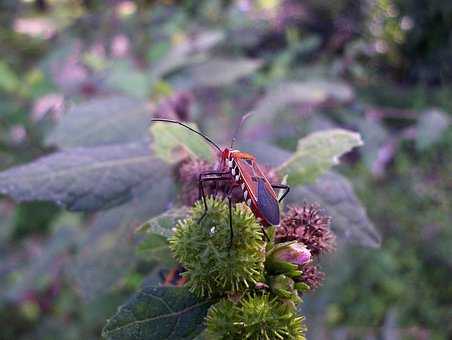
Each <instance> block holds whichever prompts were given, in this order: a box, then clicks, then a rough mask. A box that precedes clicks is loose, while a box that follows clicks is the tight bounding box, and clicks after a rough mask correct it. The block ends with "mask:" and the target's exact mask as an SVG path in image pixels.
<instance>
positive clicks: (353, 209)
mask: <svg viewBox="0 0 452 340" xmlns="http://www.w3.org/2000/svg"><path fill="white" fill-rule="evenodd" d="M287 202H288V204H300V203H302V202H307V203H317V204H319V205H320V207H321V208H323V209H325V210H326V213H327V214H328V215H330V216H331V217H332V224H331V226H332V230H333V231H334V232H335V233H336V235H338V236H339V237H341V238H343V239H345V240H348V241H350V242H352V243H356V244H359V245H363V246H367V247H373V248H375V247H379V246H380V244H381V236H380V234H379V233H378V231H377V230H376V229H375V227H374V225H373V224H372V222H371V221H370V220H369V218H368V216H367V214H366V211H365V210H364V208H363V207H362V205H361V203H360V202H359V200H358V198H357V197H356V195H355V193H354V192H353V188H352V186H351V184H350V182H349V181H348V180H347V179H346V178H345V177H343V176H341V175H339V174H336V173H333V172H328V173H326V174H324V175H323V176H321V177H319V178H317V180H316V181H315V182H314V183H312V184H309V185H304V186H297V187H295V188H292V190H291V191H290V193H289V195H287Z"/></svg>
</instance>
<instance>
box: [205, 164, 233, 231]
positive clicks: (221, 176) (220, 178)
mask: <svg viewBox="0 0 452 340" xmlns="http://www.w3.org/2000/svg"><path fill="white" fill-rule="evenodd" d="M228 174H229V173H228V172H219V171H211V172H204V173H200V174H199V178H198V186H199V199H202V202H203V204H204V213H203V214H202V216H201V217H200V219H199V220H198V224H199V223H201V221H202V220H203V219H204V217H206V215H207V211H208V210H209V208H208V206H207V200H206V194H205V191H204V185H203V184H204V183H205V182H209V181H225V180H230V178H229V177H225V175H228ZM205 176H215V177H205Z"/></svg>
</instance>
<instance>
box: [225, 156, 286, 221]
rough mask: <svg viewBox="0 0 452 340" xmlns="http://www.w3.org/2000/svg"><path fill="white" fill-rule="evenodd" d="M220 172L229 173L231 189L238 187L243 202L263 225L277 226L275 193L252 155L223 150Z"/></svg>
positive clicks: (277, 213)
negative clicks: (231, 182)
mask: <svg viewBox="0 0 452 340" xmlns="http://www.w3.org/2000/svg"><path fill="white" fill-rule="evenodd" d="M220 170H221V171H222V172H230V174H231V176H232V181H233V184H232V185H233V187H235V188H236V187H240V188H241V190H242V193H243V201H244V202H246V204H247V205H248V206H249V207H250V208H251V210H252V211H253V213H254V214H255V215H256V217H259V218H260V219H261V220H262V222H263V224H265V225H278V224H279V205H278V198H277V196H276V193H275V191H274V190H273V187H272V185H271V183H270V182H269V180H268V179H267V177H266V175H265V174H264V172H263V171H262V169H261V168H260V167H259V164H258V163H257V162H256V157H254V156H253V155H251V154H249V153H246V152H241V151H238V150H229V149H228V148H225V149H224V150H223V151H222V153H221V160H220Z"/></svg>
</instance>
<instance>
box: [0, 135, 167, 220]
mask: <svg viewBox="0 0 452 340" xmlns="http://www.w3.org/2000/svg"><path fill="white" fill-rule="evenodd" d="M166 174H168V168H167V166H166V165H165V164H164V163H163V162H161V161H159V160H158V159H156V157H154V156H153V155H152V153H151V151H150V150H149V146H148V144H147V143H129V144H120V145H111V146H100V147H96V148H90V149H85V148H77V149H71V150H67V151H62V152H57V153H55V154H52V155H50V156H46V157H42V158H39V159H38V160H36V161H34V162H32V163H30V164H26V165H22V166H18V167H14V168H11V169H9V170H6V171H4V172H1V173H0V193H2V194H5V195H9V196H11V197H13V198H14V199H15V200H16V201H19V202H22V201H32V200H40V201H52V202H55V203H57V204H58V205H61V206H64V207H65V208H67V209H68V210H72V211H95V210H99V209H103V208H106V207H110V206H113V205H116V204H118V203H122V202H124V201H125V200H127V199H129V198H130V194H131V190H132V189H133V188H134V187H136V186H137V185H139V184H140V183H142V182H143V181H145V180H148V179H155V180H157V179H159V178H161V176H163V175H166Z"/></svg>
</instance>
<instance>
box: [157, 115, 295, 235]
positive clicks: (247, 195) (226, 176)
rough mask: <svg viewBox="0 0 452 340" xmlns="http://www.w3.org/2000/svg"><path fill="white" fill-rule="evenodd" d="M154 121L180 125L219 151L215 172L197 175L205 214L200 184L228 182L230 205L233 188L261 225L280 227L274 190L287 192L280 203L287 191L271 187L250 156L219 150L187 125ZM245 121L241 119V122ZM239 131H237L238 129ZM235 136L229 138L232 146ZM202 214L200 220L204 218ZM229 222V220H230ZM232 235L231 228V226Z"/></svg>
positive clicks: (276, 186)
mask: <svg viewBox="0 0 452 340" xmlns="http://www.w3.org/2000/svg"><path fill="white" fill-rule="evenodd" d="M153 121H161V122H167V123H174V124H179V125H181V126H183V127H185V128H186V129H189V130H190V131H192V132H194V133H196V134H198V135H200V136H201V137H203V138H204V139H205V140H206V141H207V142H209V143H210V144H211V145H213V146H214V147H215V148H216V149H217V150H218V156H219V167H218V169H217V171H211V172H206V173H202V174H200V176H199V188H200V198H202V200H203V202H204V206H205V209H206V212H207V210H208V207H207V204H206V199H205V192H204V187H203V183H205V182H208V181H228V182H230V183H231V185H230V188H229V190H228V191H229V196H228V199H229V202H231V193H232V191H233V190H234V189H237V188H240V189H241V190H242V196H243V200H244V201H245V202H246V204H247V205H248V206H249V207H250V208H251V210H252V211H253V213H254V215H255V216H256V217H258V218H260V219H261V222H262V224H263V225H266V226H268V225H278V224H279V204H278V203H279V202H278V198H277V195H276V193H275V191H274V188H276V189H285V190H286V191H285V192H284V194H283V195H282V197H281V198H280V199H279V201H280V200H282V199H283V198H284V197H285V195H286V194H287V193H288V192H289V187H288V186H286V185H273V184H271V183H270V182H269V180H268V179H267V177H266V176H265V173H264V172H263V171H262V169H261V168H260V167H259V165H258V163H257V162H256V157H254V156H253V155H251V154H249V153H246V152H240V151H238V150H230V149H228V148H224V149H221V148H220V147H219V146H218V145H217V144H216V143H215V142H214V141H213V140H211V139H210V138H209V137H207V136H206V135H204V134H202V133H201V132H199V131H196V130H195V129H193V128H191V127H190V126H188V125H186V124H184V123H182V122H178V121H175V120H170V119H163V118H162V119H160V118H159V119H153ZM243 121H244V119H243V118H242V122H243ZM237 131H238V130H237ZM234 140H235V136H234V137H233V139H232V143H231V145H232V144H233V142H234ZM204 216H205V214H204V215H203V216H202V217H201V219H202V218H204ZM230 223H231V221H230ZM231 234H232V227H231Z"/></svg>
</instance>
